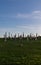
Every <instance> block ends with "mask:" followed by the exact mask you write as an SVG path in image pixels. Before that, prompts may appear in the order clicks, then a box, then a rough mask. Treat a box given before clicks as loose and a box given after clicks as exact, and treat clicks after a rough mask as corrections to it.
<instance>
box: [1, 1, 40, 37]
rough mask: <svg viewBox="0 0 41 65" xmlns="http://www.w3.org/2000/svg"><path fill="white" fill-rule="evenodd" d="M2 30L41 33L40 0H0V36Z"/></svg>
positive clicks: (2, 32)
mask: <svg viewBox="0 0 41 65" xmlns="http://www.w3.org/2000/svg"><path fill="white" fill-rule="evenodd" d="M4 32H11V33H12V32H13V33H23V32H24V33H25V34H28V33H33V34H34V33H38V34H41V0H0V36H2V35H3V34H4Z"/></svg>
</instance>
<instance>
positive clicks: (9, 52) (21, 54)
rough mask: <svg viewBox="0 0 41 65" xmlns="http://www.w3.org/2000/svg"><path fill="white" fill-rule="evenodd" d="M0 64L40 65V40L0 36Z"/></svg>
mask: <svg viewBox="0 0 41 65" xmlns="http://www.w3.org/2000/svg"><path fill="white" fill-rule="evenodd" d="M0 65H41V40H27V39H26V38H25V39H21V40H20V39H7V41H6V42H5V41H4V38H3V39H2V38H0Z"/></svg>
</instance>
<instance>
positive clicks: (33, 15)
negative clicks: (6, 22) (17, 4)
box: [0, 10, 41, 20]
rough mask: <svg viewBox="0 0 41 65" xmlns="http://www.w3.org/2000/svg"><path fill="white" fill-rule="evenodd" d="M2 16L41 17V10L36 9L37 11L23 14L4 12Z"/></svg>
mask: <svg viewBox="0 0 41 65" xmlns="http://www.w3.org/2000/svg"><path fill="white" fill-rule="evenodd" d="M0 17H4V18H18V19H19V18H20V19H37V20H38V19H41V11H39V10H36V11H32V12H31V13H26V14H24V13H23V14H22V13H17V14H6V15H5V14H3V15H0Z"/></svg>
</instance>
